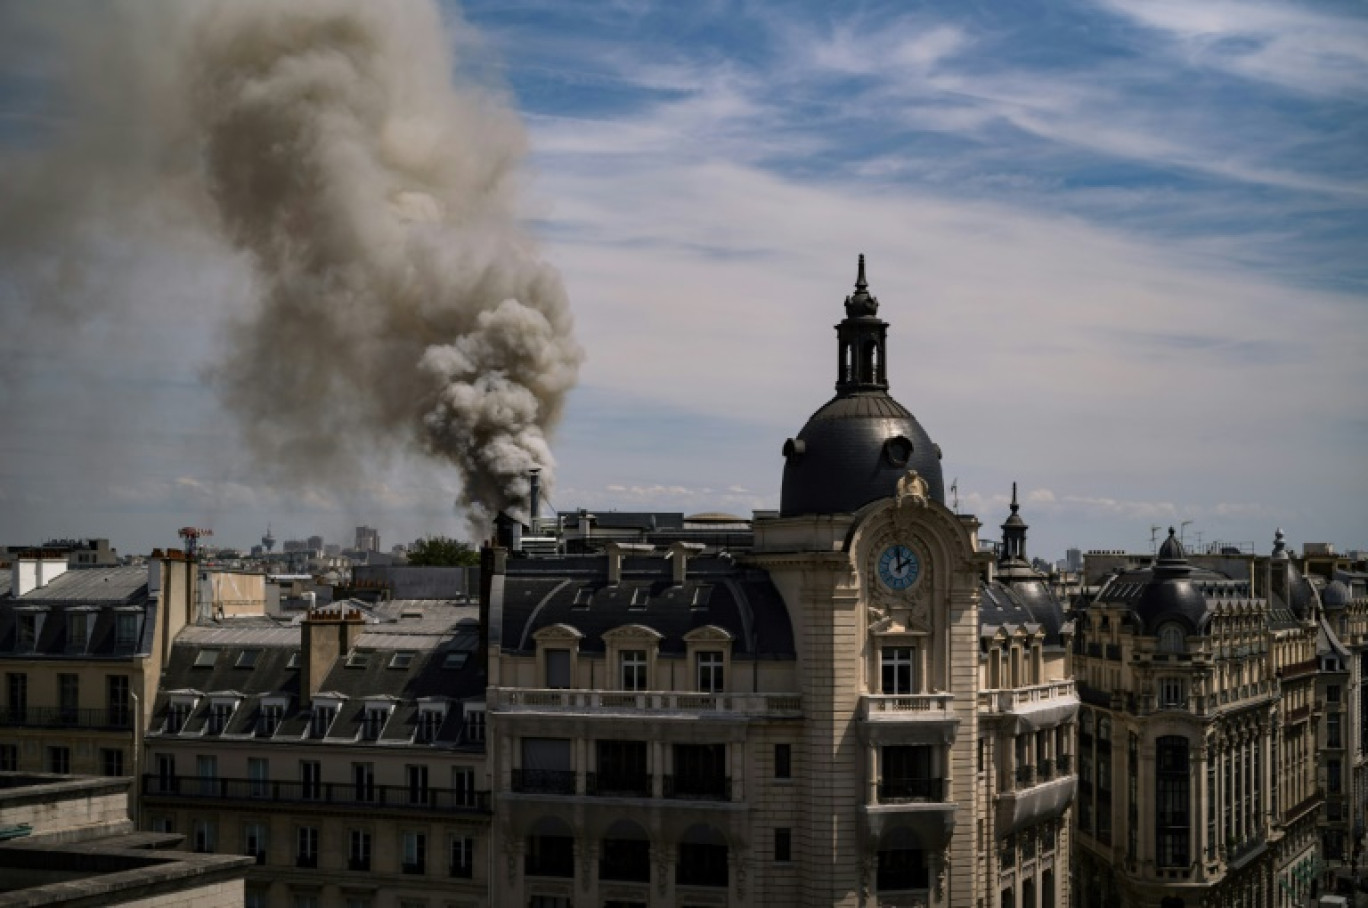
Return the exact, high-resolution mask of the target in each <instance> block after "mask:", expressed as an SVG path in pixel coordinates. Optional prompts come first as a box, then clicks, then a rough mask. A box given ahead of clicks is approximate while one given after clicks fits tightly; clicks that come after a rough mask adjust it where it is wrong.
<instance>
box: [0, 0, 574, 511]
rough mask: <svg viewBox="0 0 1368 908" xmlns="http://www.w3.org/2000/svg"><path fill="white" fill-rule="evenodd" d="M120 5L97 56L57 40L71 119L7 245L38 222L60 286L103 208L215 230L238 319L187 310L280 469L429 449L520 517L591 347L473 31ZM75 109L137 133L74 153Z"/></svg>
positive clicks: (314, 15) (194, 305)
mask: <svg viewBox="0 0 1368 908" xmlns="http://www.w3.org/2000/svg"><path fill="white" fill-rule="evenodd" d="M67 9H68V11H69V12H72V14H73V15H77V11H76V10H75V8H67ZM80 9H81V10H89V5H85V4H83V5H81V7H80ZM109 10H112V12H111V11H109ZM109 10H106V11H105V12H104V13H103V14H102V15H104V16H105V17H107V18H108V21H103V22H102V23H101V31H102V34H103V36H104V42H106V43H105V45H104V47H103V48H101V49H95V48H94V45H93V42H90V41H85V42H83V41H82V35H87V34H88V33H89V32H90V31H91V30H92V28H91V26H90V24H89V23H88V22H87V23H84V24H83V25H81V26H80V27H79V28H78V27H75V26H71V27H70V28H68V31H69V32H70V34H68V35H66V39H65V44H64V47H65V49H66V51H67V52H68V53H82V54H84V56H83V57H82V58H81V59H80V60H77V61H73V63H72V76H71V77H70V80H69V85H68V88H67V91H68V93H69V95H70V103H71V106H72V108H73V110H74V111H75V114H74V115H75V117H76V118H77V120H78V122H77V123H76V124H74V125H72V126H71V127H70V128H68V129H66V130H65V131H64V132H59V134H58V135H56V136H55V137H54V139H53V142H52V145H53V147H52V148H49V149H45V153H44V154H43V155H42V156H40V157H39V158H36V159H35V160H33V161H31V162H30V167H31V176H32V179H31V180H30V182H29V184H28V186H29V188H28V189H26V190H24V191H23V192H19V191H14V192H9V193H7V194H6V195H0V238H5V237H6V235H7V234H11V233H13V234H19V233H22V232H23V231H21V230H19V225H18V224H17V218H18V217H19V216H20V215H21V214H22V212H23V211H25V210H32V209H34V208H43V209H44V212H45V214H44V216H43V218H44V220H43V231H45V235H49V239H51V240H53V242H49V243H47V245H46V247H45V249H46V252H47V255H46V257H45V258H44V259H43V261H44V263H45V264H44V268H43V269H41V270H42V271H43V272H44V273H51V272H52V271H53V265H52V260H53V256H54V255H56V254H57V253H54V252H53V250H54V249H58V248H60V247H61V246H62V244H68V245H69V246H70V248H71V249H72V250H79V249H80V248H81V244H80V243H76V242H74V240H75V238H76V237H77V236H78V235H82V234H88V233H89V231H90V229H91V225H92V224H96V223H99V221H98V218H97V217H96V212H95V210H94V206H95V205H96V203H101V204H105V205H109V204H110V203H109V201H108V200H109V199H111V197H117V198H118V199H122V200H126V201H127V203H128V204H127V206H126V207H123V206H120V205H117V204H116V205H115V206H114V207H119V208H120V210H121V211H122V212H123V219H122V229H124V230H130V229H134V230H139V231H143V232H144V233H145V234H147V235H153V234H158V233H159V235H158V240H159V241H165V242H166V244H167V245H166V248H167V249H174V248H175V244H176V243H177V242H179V241H181V239H182V238H183V237H184V236H187V235H196V234H203V235H204V236H206V237H209V238H212V239H214V240H215V241H216V242H218V243H220V244H222V245H223V247H224V248H225V250H231V251H232V253H233V254H235V255H238V256H241V257H244V258H245V259H246V261H247V262H249V264H250V273H251V275H252V282H253V292H252V294H251V296H252V305H251V306H250V310H249V311H234V312H229V313H221V312H217V311H216V308H217V307H216V301H215V300H212V299H208V300H206V299H186V300H185V301H184V303H185V306H186V310H187V313H194V312H196V311H198V312H201V313H203V314H208V315H215V316H221V315H226V318H227V329H226V340H225V349H224V350H223V352H222V355H221V356H220V357H219V358H218V360H217V362H216V363H215V364H214V365H213V366H212V368H211V369H210V374H211V375H212V379H213V381H214V382H215V384H216V386H217V388H218V389H219V390H220V392H221V396H222V401H223V403H224V405H225V407H226V409H227V410H228V411H229V412H230V413H232V414H233V415H234V416H235V417H237V421H238V423H239V425H240V426H241V429H242V431H243V433H244V435H245V438H246V440H247V441H248V443H249V447H250V449H251V451H252V452H253V453H254V455H255V456H256V458H257V460H258V461H259V463H260V464H261V466H263V467H264V468H266V469H268V470H269V472H270V473H271V475H272V477H273V478H274V479H276V480H277V481H286V482H298V483H314V484H320V485H326V484H345V483H348V482H352V481H355V480H356V478H357V477H358V476H359V475H360V474H361V472H362V471H363V470H364V469H365V467H366V465H367V463H368V462H369V461H370V460H371V459H372V458H373V456H374V455H375V454H377V453H382V452H384V451H387V450H390V449H393V448H395V447H403V446H409V447H417V448H419V449H421V450H423V451H425V452H427V453H428V454H430V455H432V456H434V457H437V458H441V459H444V460H447V461H449V462H450V463H452V464H454V465H455V467H456V468H457V470H458V471H459V473H460V476H461V479H462V487H463V491H462V493H461V500H460V501H459V502H458V504H459V505H460V506H462V507H463V508H464V510H465V511H466V513H467V514H468V516H469V517H470V518H471V520H472V522H473V523H474V524H475V525H476V526H479V525H480V524H481V523H482V522H483V521H484V520H485V519H487V518H488V517H489V516H490V515H491V513H492V512H494V511H496V510H498V509H501V508H506V507H509V508H512V509H513V510H514V511H518V510H520V509H521V510H523V511H525V508H526V497H527V494H528V488H527V478H526V477H527V471H528V469H529V468H530V467H533V466H536V467H541V468H542V470H543V474H542V475H543V477H544V478H545V479H546V480H549V479H550V478H551V476H550V474H551V473H552V471H553V466H554V465H553V461H552V457H551V453H550V450H549V447H548V443H547V433H548V432H549V431H550V430H551V429H552V428H553V427H554V426H555V424H556V422H557V420H558V418H559V416H560V414H561V410H562V404H563V402H564V398H565V395H566V393H567V392H568V391H569V389H570V388H571V386H572V385H573V384H574V381H575V377H576V373H577V369H578V366H579V362H580V360H581V357H582V353H581V350H580V348H579V346H578V345H577V344H576V342H575V341H574V338H573V333H572V326H571V318H570V313H569V308H568V304H567V300H566V295H565V291H564V288H563V287H562V284H561V281H560V278H559V275H558V274H557V273H556V271H555V270H554V269H553V268H552V267H550V266H549V265H548V264H546V263H545V262H544V261H542V259H541V258H540V257H539V255H538V252H537V249H536V248H535V245H534V244H533V242H532V241H531V239H530V238H529V236H528V235H527V233H526V231H525V230H524V228H523V226H522V224H521V223H520V211H519V204H518V195H519V192H518V191H519V188H520V187H519V178H520V176H521V170H520V167H521V162H522V160H523V157H524V155H525V151H526V138H525V135H524V132H523V130H522V127H521V125H520V123H519V121H518V119H517V117H516V116H515V114H514V113H513V112H512V110H511V108H510V106H509V105H508V104H507V103H506V101H505V100H504V99H503V98H502V96H501V95H500V93H499V92H498V91H497V90H494V89H491V88H489V87H488V86H485V85H481V84H478V82H477V81H475V80H472V79H469V78H461V77H459V76H453V74H454V73H460V72H461V69H460V66H461V63H462V61H461V60H459V59H454V58H453V52H452V48H453V47H454V46H461V45H462V43H463V42H465V43H468V42H470V41H471V40H473V36H472V35H471V33H470V30H469V28H468V27H467V26H465V25H463V24H461V23H459V22H456V23H452V22H447V23H443V21H442V19H441V17H440V16H439V14H438V11H437V9H436V8H435V6H434V5H433V4H432V3H430V2H426V0H384V2H382V0H326V2H325V0H292V2H290V3H279V2H277V0H222V2H200V3H194V4H180V3H176V4H171V3H167V4H164V5H155V6H154V5H153V4H149V3H145V2H139V3H137V4H128V5H127V6H115V7H111V8H109ZM57 18H59V19H60V16H59V17H57ZM68 25H69V23H68ZM111 41H113V42H116V43H118V42H121V43H123V44H124V45H125V46H123V47H121V48H118V49H117V50H114V51H110V50H108V49H107V48H108V47H109V45H108V42H111ZM92 58H94V59H95V60H98V62H99V64H100V65H99V66H93V65H91V64H92ZM111 69H113V71H111ZM111 84H112V85H115V86H117V90H114V89H110V88H109V86H110V85H111ZM111 94H113V95H114V97H112V98H111V97H109V95H111ZM111 103H113V104H115V105H120V106H121V107H122V109H121V110H113V111H111V110H108V109H105V107H106V105H108V104H111ZM83 108H84V109H85V110H86V111H87V112H89V114H90V116H91V117H92V118H96V117H98V118H100V119H101V121H103V120H112V119H116V118H117V117H119V116H121V115H126V116H127V117H128V118H130V119H131V120H132V121H133V122H135V123H136V124H137V126H138V127H139V130H138V131H139V134H138V136H137V138H136V141H134V140H130V139H128V138H126V137H124V138H120V139H118V140H112V141H111V142H110V146H111V147H107V148H106V149H102V152H106V153H107V154H106V153H101V154H92V153H88V152H85V151H83V150H82V147H81V146H82V145H83V144H84V143H88V142H89V141H90V136H89V135H88V132H89V130H90V129H91V128H93V127H90V126H89V125H86V124H81V123H80V122H79V119H80V117H81V112H82V109H83ZM95 108H100V110H99V112H98V114H97V113H96V112H95ZM71 186H76V187H79V188H80V189H81V191H80V192H78V193H73V192H71V191H70V189H69V188H63V187H71ZM111 194H113V195H112V196H111ZM45 196H46V197H47V198H46V203H44V197H45ZM73 196H74V198H73ZM56 199H60V201H61V204H60V205H58V204H57V202H56V201H55V200H56ZM21 203H23V204H21ZM129 212H139V213H140V214H139V216H138V217H136V218H135V217H133V216H132V215H131V214H129ZM113 220H114V219H112V218H111V219H110V224H111V226H112V225H113ZM31 231H32V228H30V232H29V233H28V234H26V235H30V236H32V235H36V234H33V233H32V232H31ZM6 242H8V239H6ZM75 254H76V253H75V252H74V251H73V252H68V253H65V255H71V256H74V255H75ZM30 270H31V271H32V272H33V273H35V274H36V273H37V271H38V270H39V269H30ZM58 270H60V267H59V268H58ZM30 289H31V288H30ZM46 292H49V293H52V292H53V288H52V287H51V286H49V287H47V290H46ZM55 295H56V296H60V294H55ZM43 308H44V309H45V310H50V309H51V307H50V306H45V307H43ZM205 324H206V325H207V326H212V325H213V324H215V322H213V321H207V322H206V323H205Z"/></svg>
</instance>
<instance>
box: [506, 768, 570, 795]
mask: <svg viewBox="0 0 1368 908" xmlns="http://www.w3.org/2000/svg"><path fill="white" fill-rule="evenodd" d="M513 790H514V791H516V792H519V793H520V794H550V795H572V794H574V793H575V771H574V770H573V769H564V770H562V769H515V770H513Z"/></svg>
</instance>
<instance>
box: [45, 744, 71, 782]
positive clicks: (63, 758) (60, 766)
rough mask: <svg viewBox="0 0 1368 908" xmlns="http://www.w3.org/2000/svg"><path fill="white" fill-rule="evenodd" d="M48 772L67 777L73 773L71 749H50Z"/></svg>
mask: <svg viewBox="0 0 1368 908" xmlns="http://www.w3.org/2000/svg"><path fill="white" fill-rule="evenodd" d="M47 756H48V759H47V762H48V765H47V771H48V772H55V773H60V774H61V775H66V774H68V773H70V772H71V748H70V747H49V748H48V749H47Z"/></svg>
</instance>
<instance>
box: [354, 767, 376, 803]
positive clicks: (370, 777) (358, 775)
mask: <svg viewBox="0 0 1368 908" xmlns="http://www.w3.org/2000/svg"><path fill="white" fill-rule="evenodd" d="M352 784H353V786H354V788H355V797H356V800H358V801H367V802H369V801H374V800H375V764H374V763H353V764H352Z"/></svg>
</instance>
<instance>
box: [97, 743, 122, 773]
mask: <svg viewBox="0 0 1368 908" xmlns="http://www.w3.org/2000/svg"><path fill="white" fill-rule="evenodd" d="M100 770H101V772H102V773H103V774H104V775H107V776H121V775H123V774H124V752H123V748H120V747H101V748H100Z"/></svg>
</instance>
